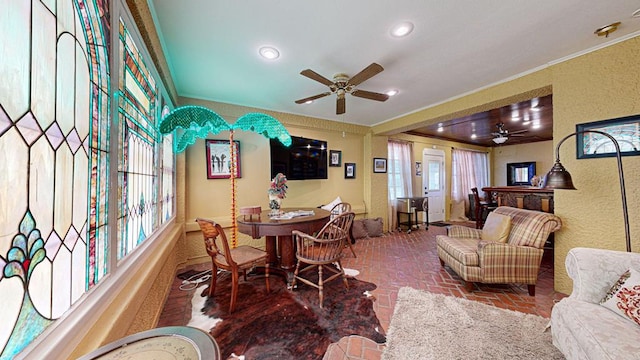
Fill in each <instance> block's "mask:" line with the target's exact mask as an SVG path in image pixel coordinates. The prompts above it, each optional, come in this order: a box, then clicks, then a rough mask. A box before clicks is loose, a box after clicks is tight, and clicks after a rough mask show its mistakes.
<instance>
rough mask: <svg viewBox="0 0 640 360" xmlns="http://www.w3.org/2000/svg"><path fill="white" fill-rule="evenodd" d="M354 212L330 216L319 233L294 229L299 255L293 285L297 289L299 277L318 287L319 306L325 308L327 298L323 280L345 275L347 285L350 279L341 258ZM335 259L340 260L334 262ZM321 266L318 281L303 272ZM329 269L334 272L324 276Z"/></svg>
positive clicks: (293, 233)
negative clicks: (306, 276) (324, 301)
mask: <svg viewBox="0 0 640 360" xmlns="http://www.w3.org/2000/svg"><path fill="white" fill-rule="evenodd" d="M354 217H355V214H354V213H353V212H346V213H342V214H340V215H337V216H336V217H334V218H333V219H332V220H330V221H329V222H328V223H327V224H326V225H325V226H324V227H323V228H322V229H321V230H320V231H319V232H318V234H317V235H316V236H311V235H309V234H306V233H303V232H301V231H298V230H293V231H292V235H293V240H294V243H295V245H296V258H297V259H298V263H297V265H296V270H295V272H294V274H293V282H292V283H291V289H295V286H296V282H297V281H298V280H299V281H301V282H303V283H305V284H307V285H310V286H313V287H315V288H317V289H318V297H319V299H320V308H321V309H322V308H323V300H324V294H323V289H324V284H325V283H327V282H329V281H331V280H333V279H336V278H337V277H339V276H342V281H343V282H344V286H345V287H346V288H347V289H348V288H349V283H348V282H347V277H346V276H345V274H344V268H343V267H342V263H341V262H340V258H341V257H342V249H343V248H344V243H345V241H348V240H349V232H348V231H349V229H350V228H351V223H352V222H353V218H354ZM334 263H336V264H337V268H336V266H334ZM315 268H317V269H318V282H317V283H315V282H313V281H312V280H310V279H308V278H304V277H303V276H302V274H303V273H305V272H307V271H309V270H312V269H315ZM325 269H326V270H328V271H330V272H331V273H332V274H331V276H329V277H327V278H326V279H325V278H323V270H325Z"/></svg>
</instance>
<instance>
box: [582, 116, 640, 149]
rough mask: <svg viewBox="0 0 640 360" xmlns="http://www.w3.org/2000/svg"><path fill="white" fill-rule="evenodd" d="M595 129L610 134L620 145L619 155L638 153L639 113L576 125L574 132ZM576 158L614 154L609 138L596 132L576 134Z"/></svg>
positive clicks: (639, 147) (639, 144)
mask: <svg viewBox="0 0 640 360" xmlns="http://www.w3.org/2000/svg"><path fill="white" fill-rule="evenodd" d="M589 130H596V131H601V132H604V133H607V134H609V135H611V136H612V137H613V138H614V139H616V141H617V142H618V146H620V155H622V156H628V155H640V150H639V149H640V115H633V116H627V117H622V118H617V119H610V120H602V121H595V122H590V123H584V124H577V125H576V132H580V131H589ZM576 139H577V140H576V146H577V149H576V150H577V155H578V159H587V158H597V157H607V156H616V148H615V145H614V144H613V142H612V141H611V139H610V138H608V137H606V136H605V135H602V134H598V133H589V132H586V133H584V134H578V135H576Z"/></svg>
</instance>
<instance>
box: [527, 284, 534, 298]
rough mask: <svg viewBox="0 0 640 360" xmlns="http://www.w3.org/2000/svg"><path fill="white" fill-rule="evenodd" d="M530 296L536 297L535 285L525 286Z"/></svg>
mask: <svg viewBox="0 0 640 360" xmlns="http://www.w3.org/2000/svg"><path fill="white" fill-rule="evenodd" d="M527 288H528V290H529V295H530V296H536V286H535V285H527Z"/></svg>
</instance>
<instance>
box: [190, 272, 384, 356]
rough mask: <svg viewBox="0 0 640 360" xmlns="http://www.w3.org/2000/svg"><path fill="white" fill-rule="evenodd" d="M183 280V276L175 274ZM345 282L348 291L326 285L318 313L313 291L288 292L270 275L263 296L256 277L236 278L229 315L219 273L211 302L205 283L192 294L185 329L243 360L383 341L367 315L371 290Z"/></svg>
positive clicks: (226, 283) (226, 287) (227, 285)
mask: <svg viewBox="0 0 640 360" xmlns="http://www.w3.org/2000/svg"><path fill="white" fill-rule="evenodd" d="M312 273H313V271H309V272H308V273H307V274H308V275H307V276H311V274H312ZM316 276H317V275H316ZM187 277H188V274H186V273H185V274H181V276H180V278H183V279H185V278H187ZM348 282H349V289H346V288H345V286H344V284H343V282H342V280H341V279H336V280H333V281H331V282H329V283H326V284H325V287H324V309H320V306H319V299H318V290H317V289H316V288H314V287H311V286H308V285H306V284H298V285H297V288H296V289H294V290H288V289H287V288H286V284H285V281H284V279H283V278H281V277H278V276H271V277H270V286H271V292H270V293H267V292H266V287H265V281H264V278H263V277H262V276H252V277H249V279H248V281H247V282H244V281H243V280H242V277H240V284H239V288H238V299H237V303H236V309H235V311H234V312H233V313H232V314H229V313H228V310H229V302H230V299H231V297H230V294H231V277H230V275H229V274H228V273H224V272H222V273H220V274H218V283H217V285H216V294H215V296H214V297H213V298H207V297H206V293H207V291H208V284H209V283H208V282H206V283H205V284H206V286H202V287H201V288H200V289H203V290H202V291H200V289H198V290H197V291H196V292H195V293H194V297H193V299H192V319H191V321H190V322H189V324H188V325H190V326H194V327H198V328H201V329H203V330H205V331H209V332H210V333H211V335H212V336H213V337H214V338H215V339H216V342H217V343H218V346H219V347H220V351H221V352H222V358H223V359H227V358H228V357H230V356H231V355H232V354H235V355H238V356H239V355H244V356H245V359H247V360H250V359H322V357H323V355H324V353H325V352H326V350H327V347H328V346H329V344H331V343H333V342H337V341H338V340H340V338H342V337H344V336H348V335H361V336H363V337H366V338H369V339H372V340H374V341H375V342H377V343H384V342H385V341H386V338H385V334H384V330H383V329H382V327H381V326H380V322H379V321H378V318H377V317H376V314H375V312H374V311H373V301H374V300H375V298H373V297H372V296H371V295H370V291H372V290H373V289H375V288H376V286H375V285H374V284H372V283H368V282H364V281H359V280H357V279H355V278H349V279H348Z"/></svg>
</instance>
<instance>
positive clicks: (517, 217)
mask: <svg viewBox="0 0 640 360" xmlns="http://www.w3.org/2000/svg"><path fill="white" fill-rule="evenodd" d="M495 212H496V213H498V214H502V215H507V216H509V217H511V232H510V234H509V239H508V242H507V243H506V244H503V243H498V242H488V241H484V240H481V239H480V237H481V233H482V230H477V229H473V228H468V227H463V226H451V227H450V228H449V229H448V233H447V235H438V236H437V237H436V243H437V247H438V256H439V257H440V259H441V260H442V261H443V262H444V263H445V264H447V265H449V267H451V269H453V270H454V271H455V272H456V273H457V274H458V275H459V276H460V277H461V278H462V279H463V280H465V281H468V282H482V283H493V284H498V283H521V284H530V285H535V283H536V281H537V279H538V271H539V269H540V263H541V261H542V255H543V253H544V250H543V249H542V247H543V246H544V243H545V241H546V240H547V238H548V237H549V234H551V233H552V232H554V231H557V230H559V229H560V227H561V226H562V221H561V220H560V218H558V217H557V216H555V215H553V214H549V213H543V212H539V211H533V210H525V209H517V208H512V207H507V206H501V207H499V208H497V209H496V210H495Z"/></svg>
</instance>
